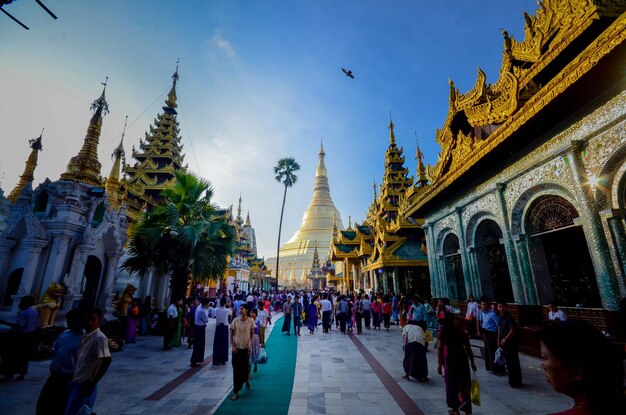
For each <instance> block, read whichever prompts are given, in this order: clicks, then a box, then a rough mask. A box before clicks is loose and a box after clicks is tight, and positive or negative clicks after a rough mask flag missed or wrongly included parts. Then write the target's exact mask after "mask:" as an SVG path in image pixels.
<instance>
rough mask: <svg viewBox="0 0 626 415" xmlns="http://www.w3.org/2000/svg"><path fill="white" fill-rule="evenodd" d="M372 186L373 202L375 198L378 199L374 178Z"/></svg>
mask: <svg viewBox="0 0 626 415" xmlns="http://www.w3.org/2000/svg"><path fill="white" fill-rule="evenodd" d="M372 188H373V189H374V202H375V201H376V199H378V193H376V179H374V184H373V185H372Z"/></svg>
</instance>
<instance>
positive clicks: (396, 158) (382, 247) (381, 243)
mask: <svg viewBox="0 0 626 415" xmlns="http://www.w3.org/2000/svg"><path fill="white" fill-rule="evenodd" d="M393 128H394V125H393V121H391V120H390V121H389V147H388V148H387V151H386V152H385V173H384V176H383V182H382V184H381V186H380V189H379V190H380V191H379V195H378V196H377V197H376V196H375V199H374V201H373V202H372V205H371V206H370V209H369V212H368V214H367V220H366V222H367V225H368V226H369V228H370V232H371V235H372V236H371V237H372V239H373V247H372V248H371V251H370V252H368V260H367V264H366V266H365V267H363V270H364V271H368V270H375V269H379V268H384V267H388V266H416V265H423V264H424V260H425V259H422V258H420V259H419V260H416V259H414V258H409V257H403V256H398V255H395V254H394V252H396V251H397V250H398V249H399V248H400V247H401V246H402V245H403V244H404V243H405V242H407V240H408V238H407V236H406V235H405V234H406V232H405V231H406V230H409V229H416V228H419V227H420V226H419V224H418V223H414V222H409V221H407V220H406V219H405V218H404V217H402V216H400V215H399V207H400V204H401V203H402V202H403V201H404V199H405V194H406V192H407V191H408V190H409V189H411V188H412V187H413V178H412V177H410V176H409V175H408V174H409V169H408V168H406V167H405V166H404V162H405V157H404V156H403V155H402V153H403V149H402V148H401V147H398V146H397V144H396V142H395V134H394V131H393ZM417 156H418V157H417V158H418V174H419V175H420V180H425V178H424V177H425V175H424V174H423V172H422V173H421V174H420V172H419V170H420V168H419V164H420V163H419V160H421V158H422V155H421V151H420V150H419V148H418V149H417ZM374 191H375V192H376V189H375V190H374ZM375 195H376V193H375ZM362 251H363V254H365V253H366V251H367V249H366V250H362Z"/></svg>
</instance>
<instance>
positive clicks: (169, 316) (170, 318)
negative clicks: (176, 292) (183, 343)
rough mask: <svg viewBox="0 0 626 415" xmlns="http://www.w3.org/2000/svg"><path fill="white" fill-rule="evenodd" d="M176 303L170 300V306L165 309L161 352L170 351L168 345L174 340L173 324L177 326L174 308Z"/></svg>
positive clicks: (176, 314) (176, 310)
mask: <svg viewBox="0 0 626 415" xmlns="http://www.w3.org/2000/svg"><path fill="white" fill-rule="evenodd" d="M176 303H177V301H176V300H175V299H172V304H170V306H169V307H168V309H167V313H166V315H165V325H164V327H163V350H164V351H168V350H172V348H171V347H170V343H171V342H172V339H173V338H174V331H175V324H174V322H176V324H178V308H176Z"/></svg>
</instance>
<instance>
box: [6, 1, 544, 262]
mask: <svg viewBox="0 0 626 415" xmlns="http://www.w3.org/2000/svg"><path fill="white" fill-rule="evenodd" d="M45 3H46V5H47V6H48V7H49V8H50V9H52V10H53V11H54V12H55V13H56V14H57V15H58V16H59V19H58V20H56V21H55V20H53V19H51V18H50V17H49V16H48V15H47V14H46V13H45V12H44V11H43V10H42V9H40V8H39V7H38V6H36V4H35V3H34V2H31V1H25V0H18V1H16V2H15V3H14V4H11V5H9V6H6V7H7V9H6V10H8V11H9V12H11V13H12V14H14V15H15V16H17V17H18V18H20V20H22V21H23V22H24V23H25V24H27V25H28V26H30V28H31V29H30V30H29V31H26V30H24V29H22V28H21V27H19V26H18V25H16V24H14V23H13V22H12V21H11V20H9V19H8V18H6V16H4V15H0V38H1V39H3V41H2V43H1V46H0V62H1V65H0V125H1V126H2V128H1V129H0V141H1V142H2V151H1V152H0V177H3V178H2V185H1V186H2V188H3V189H4V190H5V192H8V191H10V189H11V188H12V187H13V186H14V185H15V183H16V182H17V180H18V176H19V174H21V172H22V170H23V166H24V161H25V160H26V158H27V156H28V153H29V149H28V147H27V140H28V139H29V138H32V137H35V136H37V135H39V132H40V131H41V129H42V128H45V132H44V151H43V152H42V153H41V154H40V162H39V166H38V168H37V171H36V177H35V181H36V182H37V183H39V182H41V181H43V180H44V179H45V177H50V178H51V179H52V180H55V179H57V178H58V177H59V175H60V174H61V173H62V172H63V171H64V170H65V166H66V164H67V161H68V160H69V159H70V158H71V157H72V156H73V155H75V154H76V153H77V152H78V150H79V149H80V146H81V144H82V140H83V137H84V134H85V129H86V127H87V123H88V121H89V117H90V113H89V105H90V103H91V101H93V100H94V99H95V98H96V97H97V96H98V95H99V93H100V91H101V85H100V82H101V81H103V80H104V78H105V77H106V76H108V77H109V86H108V88H107V99H108V101H109V106H110V109H111V114H110V115H108V116H107V117H106V118H105V120H104V125H103V129H102V136H101V141H100V147H99V154H100V161H101V162H102V164H103V169H102V172H103V175H107V174H108V172H109V169H110V166H111V160H110V154H111V152H112V150H113V148H114V147H115V145H116V143H117V142H118V141H119V138H120V134H121V130H122V126H123V123H124V116H125V115H128V117H129V122H134V123H133V124H132V125H131V126H130V127H129V128H128V129H127V133H126V139H125V147H126V150H127V152H128V153H130V149H131V147H132V146H133V145H137V143H138V141H139V138H140V137H142V136H143V132H144V131H145V130H146V129H147V128H148V126H149V124H150V123H151V122H152V121H153V119H154V118H155V116H156V115H157V113H159V112H160V111H161V106H162V105H163V100H164V99H165V94H164V93H165V92H166V91H167V90H168V88H169V86H170V85H171V78H170V76H171V74H172V73H173V71H174V68H175V65H176V63H175V62H176V59H177V58H180V61H181V63H180V81H179V84H178V95H179V104H180V108H179V109H180V111H179V121H180V124H181V134H182V137H183V143H184V145H185V149H184V151H185V153H186V162H188V163H189V167H190V169H191V170H193V171H196V172H198V173H200V174H201V175H202V176H204V177H206V178H207V179H209V180H211V182H212V183H213V185H214V187H215V201H216V202H217V203H218V204H220V205H221V206H228V205H230V204H235V208H236V203H237V199H238V197H239V194H240V193H241V195H242V198H243V210H244V214H245V212H246V211H250V217H251V220H252V223H253V225H254V226H255V228H256V234H257V240H258V244H259V251H260V254H261V255H262V256H266V257H269V256H273V255H274V254H275V249H276V236H277V235H276V234H277V229H278V220H279V214H280V202H281V197H282V188H281V186H280V185H279V184H278V183H276V182H275V181H274V178H273V172H272V167H273V166H274V165H275V163H276V161H277V160H278V159H279V158H281V157H286V156H292V157H295V158H296V160H298V162H299V163H300V164H301V166H302V169H301V170H300V172H299V174H298V177H299V180H298V183H297V184H296V185H295V186H294V188H293V189H292V190H290V192H289V193H288V196H287V205H286V212H285V221H284V225H283V241H286V240H288V239H289V238H290V237H291V236H292V235H293V233H294V232H295V231H296V230H297V228H298V226H299V224H300V220H301V217H302V214H303V212H304V210H305V209H306V206H307V205H308V203H309V201H310V198H311V195H312V189H313V180H314V175H315V167H316V163H317V150H318V148H319V142H320V140H321V139H323V141H324V147H325V148H326V162H327V167H328V171H329V180H330V186H331V194H332V197H333V200H334V202H335V205H336V206H337V208H338V209H339V211H340V212H341V214H342V219H343V223H344V224H346V225H347V223H348V215H351V216H352V219H353V221H355V220H356V221H358V222H361V221H362V220H363V219H364V215H365V212H366V211H367V208H368V206H369V203H370V201H371V198H372V181H373V180H374V179H375V180H376V181H377V182H379V181H380V178H381V177H382V173H383V170H384V152H385V150H386V148H387V146H388V137H389V132H388V130H387V124H388V122H389V112H390V111H391V113H392V116H393V121H394V124H395V132H396V140H397V142H398V143H399V145H401V146H403V147H404V151H405V156H406V158H407V163H406V164H407V167H409V169H410V171H411V174H413V175H414V174H415V164H416V162H415V159H414V154H415V133H417V135H418V137H419V140H420V146H421V147H422V151H423V152H424V154H425V157H426V161H427V162H428V163H431V164H434V163H435V162H436V157H437V152H438V151H439V146H438V145H437V143H436V142H435V139H434V137H435V130H436V129H437V128H440V127H441V125H442V124H443V121H444V119H445V116H446V113H447V109H448V94H449V88H448V83H447V81H448V78H451V79H452V80H454V82H455V84H456V86H457V87H458V88H459V90H460V91H461V92H466V91H467V90H469V89H470V88H471V87H472V86H473V84H474V82H475V80H476V69H477V67H479V66H480V67H481V68H482V69H483V70H484V71H485V73H486V74H487V82H491V83H493V82H495V81H496V80H497V78H498V72H499V69H500V63H501V53H502V35H501V29H502V28H505V29H507V30H508V32H509V34H511V35H513V36H514V37H515V38H516V39H519V40H521V39H522V38H523V18H522V12H523V11H524V10H525V11H527V12H529V13H533V12H534V11H533V10H532V7H533V6H534V5H535V4H534V2H530V1H528V0H526V1H513V0H480V1H479V0H438V1H434V2H431V1H425V0H414V1H402V0H397V1H392V0H389V1H382V0H380V1H370V0H364V1H356V0H353V1H331V0H327V1H326V0H325V1H286V0H285V1H277V0H276V1H274V0H264V1H260V0H259V1H199V0H198V1H191V0H189V1H179V2H173V1H171V0H170V1H164V0H151V1H109V2H87V1H80V2H78V1H71V0H65V1H63V0H46V1H45ZM341 67H346V68H350V69H352V70H353V71H354V74H355V76H356V79H354V80H353V79H349V78H347V77H345V76H344V75H343V74H342V72H341ZM155 100H156V103H154V102H155ZM153 103H154V104H153ZM151 104H153V105H151ZM144 111H145V112H144ZM142 113H143V115H142ZM3 175H4V176H3Z"/></svg>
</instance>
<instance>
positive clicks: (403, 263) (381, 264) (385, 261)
mask: <svg viewBox="0 0 626 415" xmlns="http://www.w3.org/2000/svg"><path fill="white" fill-rule="evenodd" d="M427 266H428V260H427V259H423V260H422V259H420V260H407V259H399V258H395V257H394V258H391V259H389V258H379V259H378V260H376V261H375V262H372V263H370V264H367V265H365V266H364V267H362V268H361V272H367V271H376V270H377V269H380V268H386V267H427Z"/></svg>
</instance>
